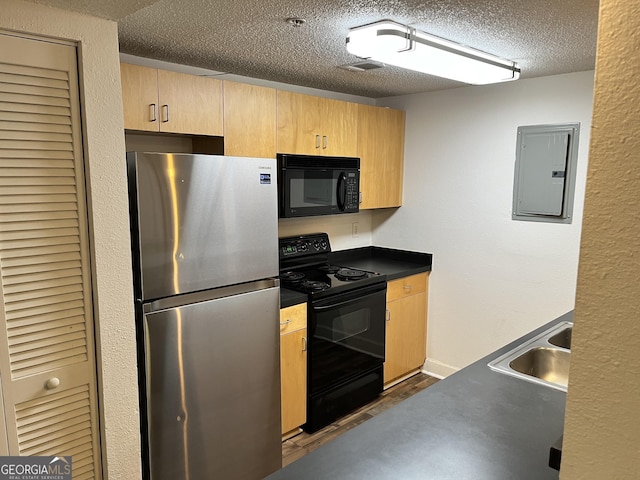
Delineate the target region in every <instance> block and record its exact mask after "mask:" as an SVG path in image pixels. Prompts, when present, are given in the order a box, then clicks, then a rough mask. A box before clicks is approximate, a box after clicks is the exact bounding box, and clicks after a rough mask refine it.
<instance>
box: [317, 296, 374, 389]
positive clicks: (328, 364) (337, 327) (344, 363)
mask: <svg viewBox="0 0 640 480" xmlns="http://www.w3.org/2000/svg"><path fill="white" fill-rule="evenodd" d="M386 289H387V286H386V283H382V284H377V285H371V286H367V287H364V288H360V289H357V290H351V291H349V292H346V293H342V294H338V295H332V296H330V297H328V298H323V299H321V300H315V301H313V302H311V309H310V313H309V332H308V335H309V351H308V362H309V363H308V365H309V369H308V373H309V378H308V387H309V394H310V395H313V394H317V393H320V392H322V391H324V390H327V389H329V388H332V387H333V386H335V385H336V384H339V383H341V382H344V381H348V380H349V379H350V378H354V377H357V376H358V375H361V374H362V372H365V371H367V370H370V369H372V368H375V367H377V366H379V365H382V363H383V362H384V342H385V308H386Z"/></svg>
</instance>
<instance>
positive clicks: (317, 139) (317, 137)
mask: <svg viewBox="0 0 640 480" xmlns="http://www.w3.org/2000/svg"><path fill="white" fill-rule="evenodd" d="M316 148H320V135H316Z"/></svg>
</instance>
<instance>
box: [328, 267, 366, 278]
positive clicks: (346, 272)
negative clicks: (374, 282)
mask: <svg viewBox="0 0 640 480" xmlns="http://www.w3.org/2000/svg"><path fill="white" fill-rule="evenodd" d="M335 275H336V278H337V279H338V280H359V279H361V278H364V277H366V276H367V272H363V271H362V270H353V269H351V268H341V269H339V270H338V271H337V272H336V273H335Z"/></svg>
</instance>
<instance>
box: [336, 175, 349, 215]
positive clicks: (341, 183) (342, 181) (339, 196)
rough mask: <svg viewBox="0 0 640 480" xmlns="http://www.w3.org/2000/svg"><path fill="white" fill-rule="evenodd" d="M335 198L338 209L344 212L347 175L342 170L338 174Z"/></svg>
mask: <svg viewBox="0 0 640 480" xmlns="http://www.w3.org/2000/svg"><path fill="white" fill-rule="evenodd" d="M336 189H337V191H336V200H337V202H338V209H339V210H340V211H341V212H344V208H345V205H344V203H345V200H346V198H347V176H346V175H345V173H344V172H340V175H339V176H338V185H337V186H336Z"/></svg>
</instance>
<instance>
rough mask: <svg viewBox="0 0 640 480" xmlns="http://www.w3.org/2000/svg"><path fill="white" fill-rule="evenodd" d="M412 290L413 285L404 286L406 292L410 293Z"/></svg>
mask: <svg viewBox="0 0 640 480" xmlns="http://www.w3.org/2000/svg"><path fill="white" fill-rule="evenodd" d="M412 288H413V285H405V286H404V291H405V292H410V291H411V289H412Z"/></svg>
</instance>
